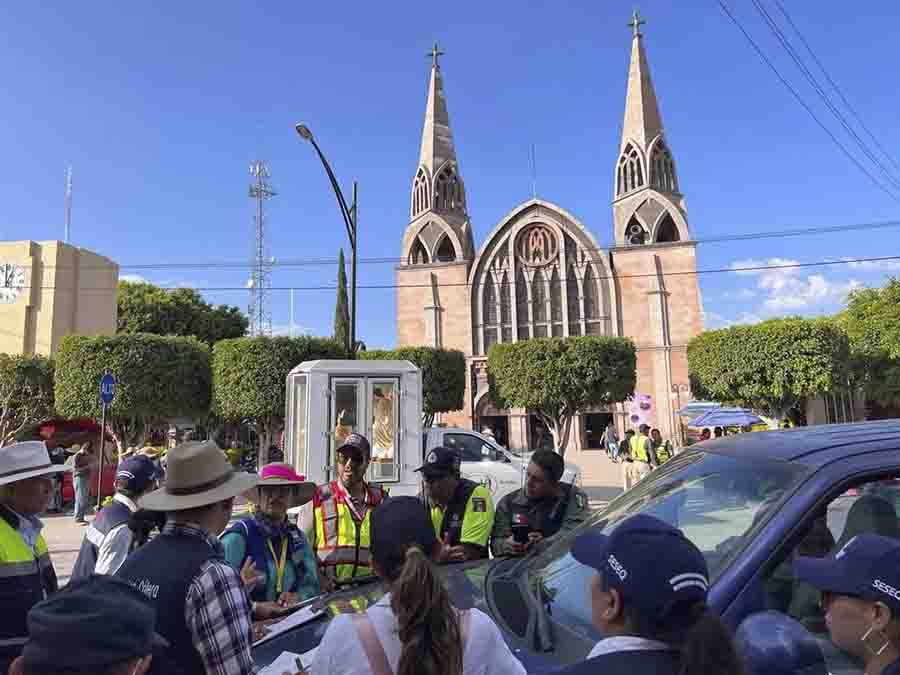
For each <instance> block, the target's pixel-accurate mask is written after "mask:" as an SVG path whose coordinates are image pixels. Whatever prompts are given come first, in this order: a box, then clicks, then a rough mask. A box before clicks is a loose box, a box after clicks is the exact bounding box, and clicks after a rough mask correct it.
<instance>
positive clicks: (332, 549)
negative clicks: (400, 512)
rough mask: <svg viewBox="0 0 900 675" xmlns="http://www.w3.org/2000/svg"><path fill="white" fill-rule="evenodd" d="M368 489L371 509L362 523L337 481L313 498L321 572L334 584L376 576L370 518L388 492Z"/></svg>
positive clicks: (317, 553) (367, 502)
mask: <svg viewBox="0 0 900 675" xmlns="http://www.w3.org/2000/svg"><path fill="white" fill-rule="evenodd" d="M366 490H367V494H366V505H367V509H366V514H365V516H363V518H362V520H360V519H358V518H357V517H356V514H355V513H354V512H353V509H352V508H350V505H349V504H348V503H347V500H348V497H347V494H346V492H345V491H344V489H343V487H341V486H340V485H338V484H337V481H331V483H329V484H328V485H320V486H319V487H318V489H317V490H316V494H315V496H314V497H313V512H314V514H315V528H316V541H315V549H316V557H317V558H318V561H319V570H320V572H321V573H322V575H323V576H325V577H327V578H329V579H332V580H334V581H338V582H345V581H350V580H351V579H353V578H354V577H364V576H368V575H370V574H372V558H371V553H370V551H369V546H370V542H371V528H370V524H371V518H370V516H371V513H372V509H374V508H375V507H376V506H378V504H380V503H381V500H382V499H384V496H385V491H384V490H382V489H381V488H379V487H376V486H374V485H367V486H366Z"/></svg>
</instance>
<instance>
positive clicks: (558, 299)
mask: <svg viewBox="0 0 900 675" xmlns="http://www.w3.org/2000/svg"><path fill="white" fill-rule="evenodd" d="M562 318H563V313H562V286H561V285H560V283H559V271H558V270H557V269H556V268H555V267H554V268H553V274H552V275H551V277H550V321H551V322H552V324H553V325H552V329H551V334H552V335H553V336H555V337H562V334H563V326H562Z"/></svg>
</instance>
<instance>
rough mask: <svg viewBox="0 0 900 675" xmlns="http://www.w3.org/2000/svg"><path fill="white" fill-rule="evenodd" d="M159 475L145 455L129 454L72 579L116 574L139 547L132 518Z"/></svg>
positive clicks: (90, 528) (86, 540)
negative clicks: (113, 494) (131, 521)
mask: <svg viewBox="0 0 900 675" xmlns="http://www.w3.org/2000/svg"><path fill="white" fill-rule="evenodd" d="M156 475H157V474H156V466H155V465H154V464H153V461H152V460H151V459H150V458H149V457H145V456H144V455H135V456H132V457H129V458H128V459H126V460H125V461H124V462H122V463H121V464H119V467H118V468H117V469H116V494H115V496H114V497H113V500H112V501H111V502H110V503H109V504H107V505H106V506H104V507H103V509H102V510H101V511H100V513H98V514H97V517H96V518H94V522H93V523H91V524H90V525H89V526H88V529H87V532H85V533H84V539H83V540H82V542H81V550H80V551H79V552H78V559H77V560H76V561H75V567H74V568H72V579H73V580H74V579H80V578H82V577H87V576H90V575H91V574H94V573H97V574H115V573H116V571H117V570H118V569H119V567H121V566H122V563H123V562H125V558H127V557H128V554H129V553H131V552H132V551H133V550H134V549H135V548H137V546H136V545H135V543H136V542H135V538H134V533H133V532H132V530H131V529H130V528H129V521H130V520H131V516H132V514H134V513H136V512H137V510H138V506H137V501H138V500H139V499H140V498H141V497H142V496H143V495H144V494H145V493H147V492H149V491H150V490H152V489H153V487H154V481H155V480H156Z"/></svg>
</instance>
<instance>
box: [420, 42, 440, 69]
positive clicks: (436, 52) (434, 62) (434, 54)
mask: <svg viewBox="0 0 900 675" xmlns="http://www.w3.org/2000/svg"><path fill="white" fill-rule="evenodd" d="M443 55H444V52H442V51H441V50H440V47H438V43H437V42H435V43H434V46H433V47H432V48H431V51H430V52H428V53H427V54H426V55H425V56H430V57H431V67H432V68H440V67H441V64H439V63H438V57H439V56H443Z"/></svg>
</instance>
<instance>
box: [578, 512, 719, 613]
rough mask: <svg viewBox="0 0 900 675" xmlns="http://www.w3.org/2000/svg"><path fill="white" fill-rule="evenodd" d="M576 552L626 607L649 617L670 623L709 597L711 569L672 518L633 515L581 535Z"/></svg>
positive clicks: (584, 563)
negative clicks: (608, 529) (605, 531)
mask: <svg viewBox="0 0 900 675" xmlns="http://www.w3.org/2000/svg"><path fill="white" fill-rule="evenodd" d="M572 556H573V557H574V558H575V560H577V561H578V562H580V563H582V564H583V565H587V566H588V567H593V568H594V569H595V570H597V571H598V572H600V573H601V574H602V575H603V580H604V582H605V584H606V587H607V588H610V587H612V588H615V589H617V590H618V591H619V592H620V593H621V594H622V597H623V600H624V604H625V606H626V607H634V608H635V609H637V610H638V611H640V612H641V614H642V615H643V616H645V617H646V618H647V619H648V620H649V621H651V622H653V623H655V624H657V625H664V624H668V623H669V622H670V621H671V620H672V619H678V618H680V617H682V616H684V615H685V614H686V613H687V611H688V610H689V609H690V608H691V607H692V606H693V605H694V604H696V603H698V602H706V595H707V591H708V590H709V569H708V568H707V565H706V559H705V558H704V557H703V554H702V553H701V552H700V549H698V548H697V547H696V546H694V544H693V543H692V542H691V541H690V539H688V538H687V537H685V536H684V534H683V533H682V532H681V530H678V529H676V528H674V527H672V526H671V525H669V524H668V523H666V522H664V521H662V520H660V519H658V518H654V517H653V516H647V515H643V514H641V515H636V516H632V517H630V518H628V519H626V520H624V521H622V523H620V524H619V525H618V526H617V527H616V528H615V529H614V530H613V531H612V533H611V534H608V535H607V534H596V533H593V532H588V533H586V534H583V535H581V536H580V537H578V538H577V539H576V540H575V544H574V545H573V546H572Z"/></svg>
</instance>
